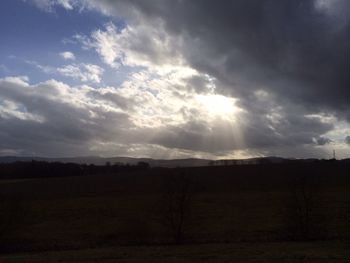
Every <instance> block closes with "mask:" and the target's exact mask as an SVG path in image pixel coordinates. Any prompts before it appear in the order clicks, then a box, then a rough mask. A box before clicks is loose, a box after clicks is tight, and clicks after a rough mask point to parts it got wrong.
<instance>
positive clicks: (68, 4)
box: [24, 0, 82, 12]
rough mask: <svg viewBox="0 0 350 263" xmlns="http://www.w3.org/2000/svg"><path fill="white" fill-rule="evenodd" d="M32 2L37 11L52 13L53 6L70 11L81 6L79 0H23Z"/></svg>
mask: <svg viewBox="0 0 350 263" xmlns="http://www.w3.org/2000/svg"><path fill="white" fill-rule="evenodd" d="M24 1H28V2H32V3H33V4H34V5H35V6H37V7H38V8H39V9H41V10H43V11H46V12H52V11H53V10H54V7H55V6H60V7H63V8H64V9H66V10H72V9H73V8H74V6H76V5H78V4H79V5H81V4H82V2H81V1H79V0H24Z"/></svg>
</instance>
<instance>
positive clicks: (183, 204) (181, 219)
mask: <svg viewBox="0 0 350 263" xmlns="http://www.w3.org/2000/svg"><path fill="white" fill-rule="evenodd" d="M193 187H194V184H193V180H192V178H191V177H190V176H188V175H186V174H184V173H181V174H172V175H169V176H167V178H165V184H164V189H163V190H164V193H163V195H162V200H161V221H162V223H163V224H164V226H165V227H167V228H168V229H169V230H170V231H171V234H172V236H173V238H174V241H175V243H177V244H182V243H183V242H184V239H185V232H186V228H187V226H188V223H189V218H190V213H191V206H192V201H193V200H192V199H193V190H194V189H193Z"/></svg>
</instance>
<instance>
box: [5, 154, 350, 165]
mask: <svg viewBox="0 0 350 263" xmlns="http://www.w3.org/2000/svg"><path fill="white" fill-rule="evenodd" d="M32 160H34V161H45V162H61V163H79V164H94V165H105V164H107V163H109V164H111V165H113V164H130V165H135V164H137V163H139V162H146V163H148V164H149V165H150V166H151V167H168V168H174V167H202V166H222V165H245V164H266V163H269V164H279V163H287V162H298V163H300V162H303V163H305V162H317V161H321V160H319V159H292V158H289V159H288V158H281V157H274V156H269V157H257V158H248V159H227V160H225V159H223V160H208V159H199V158H188V159H171V160H166V159H152V158H132V157H97V156H84V157H67V158H46V157H20V156H3V157H0V163H13V162H30V161H32ZM342 162H350V159H344V160H342Z"/></svg>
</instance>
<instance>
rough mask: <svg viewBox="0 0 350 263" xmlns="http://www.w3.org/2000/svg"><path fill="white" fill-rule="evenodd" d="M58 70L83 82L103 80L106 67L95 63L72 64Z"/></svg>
mask: <svg viewBox="0 0 350 263" xmlns="http://www.w3.org/2000/svg"><path fill="white" fill-rule="evenodd" d="M57 72H58V73H59V74H61V75H63V76H65V77H71V78H74V79H78V80H80V81H83V82H95V83H100V82H101V76H102V74H103V72H104V69H103V68H101V67H100V66H97V65H93V64H84V63H81V64H72V65H67V66H64V67H61V68H58V69H57Z"/></svg>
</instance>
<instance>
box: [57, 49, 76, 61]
mask: <svg viewBox="0 0 350 263" xmlns="http://www.w3.org/2000/svg"><path fill="white" fill-rule="evenodd" d="M60 56H61V58H63V59H64V60H75V55H74V53H73V52H70V51H64V52H61V53H60Z"/></svg>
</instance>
